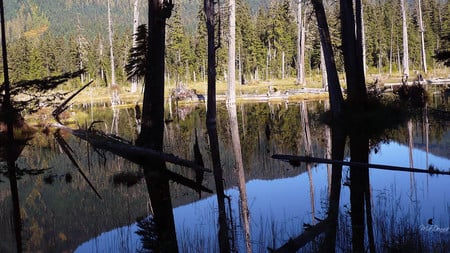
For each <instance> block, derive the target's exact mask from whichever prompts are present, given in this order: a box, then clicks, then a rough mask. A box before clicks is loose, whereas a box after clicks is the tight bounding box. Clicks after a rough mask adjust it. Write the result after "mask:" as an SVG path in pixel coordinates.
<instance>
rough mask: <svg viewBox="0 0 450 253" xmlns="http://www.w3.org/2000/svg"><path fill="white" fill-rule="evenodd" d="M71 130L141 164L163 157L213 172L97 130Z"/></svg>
mask: <svg viewBox="0 0 450 253" xmlns="http://www.w3.org/2000/svg"><path fill="white" fill-rule="evenodd" d="M71 132H72V134H73V135H74V136H77V137H78V138H80V139H83V140H85V141H87V142H89V143H90V144H91V145H92V146H93V147H95V148H99V149H102V150H106V151H109V152H111V153H114V154H116V155H118V156H121V157H123V158H125V159H127V160H129V161H131V162H133V163H136V164H139V165H147V164H149V163H152V162H153V161H154V160H155V159H161V160H164V161H165V162H169V163H172V164H176V165H180V166H184V167H188V168H192V169H194V170H196V171H201V172H212V171H211V170H210V169H207V168H204V167H202V166H199V165H198V164H196V163H195V162H193V161H189V160H185V159H182V158H179V157H177V156H175V155H173V154H169V153H165V152H159V151H155V150H153V149H149V148H143V147H137V146H134V145H132V144H129V143H125V142H122V141H120V140H117V139H114V138H111V137H108V136H106V135H104V134H98V133H97V131H95V130H82V129H78V130H71Z"/></svg>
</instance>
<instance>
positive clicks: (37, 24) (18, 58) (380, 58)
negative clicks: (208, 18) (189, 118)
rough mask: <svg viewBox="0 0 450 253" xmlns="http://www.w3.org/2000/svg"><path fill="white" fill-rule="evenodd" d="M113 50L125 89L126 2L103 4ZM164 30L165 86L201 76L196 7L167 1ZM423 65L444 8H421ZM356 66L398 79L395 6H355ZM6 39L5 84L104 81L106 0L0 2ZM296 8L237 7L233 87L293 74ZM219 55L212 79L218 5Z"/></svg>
mask: <svg viewBox="0 0 450 253" xmlns="http://www.w3.org/2000/svg"><path fill="white" fill-rule="evenodd" d="M110 2H111V13H112V17H111V19H112V24H113V26H112V27H113V52H114V56H115V58H116V60H115V71H116V75H117V80H118V83H119V84H121V85H128V84H127V82H126V73H125V70H124V66H125V65H126V63H127V60H128V54H129V50H130V48H131V46H132V33H133V32H132V23H133V2H134V0H126V1H122V0H110ZM174 3H175V9H174V12H173V13H172V17H171V18H170V19H169V24H168V31H167V38H166V41H167V42H166V44H167V64H166V76H167V80H168V81H169V82H171V83H176V84H179V83H189V82H192V81H201V80H203V79H204V78H205V68H206V66H205V64H206V31H205V26H204V17H203V13H202V9H201V8H202V7H203V1H201V0H183V1H181V0H177V1H174ZM418 3H419V2H417V1H409V4H408V5H407V8H406V9H407V24H408V35H409V37H408V38H409V39H408V40H409V41H408V44H409V58H410V69H411V70H420V69H421V68H420V66H421V63H422V58H421V47H420V45H421V41H420V29H419V23H418V22H419V18H418ZM420 3H421V10H422V13H423V27H424V28H423V32H424V42H425V52H426V60H427V62H428V65H429V68H438V67H439V66H440V65H439V64H437V63H436V62H435V61H434V58H433V56H434V54H435V50H436V49H438V48H440V46H441V45H442V42H441V39H440V38H441V37H443V36H445V35H448V34H449V31H450V18H449V17H450V4H449V2H448V1H447V0H444V1H438V0H424V1H421V2H420ZM146 4H147V2H146V1H142V0H140V1H139V6H140V8H139V10H140V15H139V17H140V23H145V22H146V13H147V11H146ZM363 4H364V6H363V8H364V24H365V26H364V27H365V35H366V40H365V42H366V43H365V45H366V59H367V66H368V71H369V73H386V74H398V73H399V69H401V68H400V67H401V64H402V63H401V60H400V59H401V57H402V27H401V14H400V13H401V12H400V2H399V1H398V0H382V1H371V0H369V1H364V2H363ZM5 5H6V6H5V8H6V16H7V20H8V22H7V39H8V42H9V44H8V49H9V61H10V68H11V79H12V81H13V82H14V81H18V80H22V79H36V78H41V77H43V76H47V75H56V74H60V73H63V72H67V71H74V70H77V69H79V68H81V67H83V68H86V69H87V72H88V73H87V75H88V77H90V78H96V79H97V80H99V81H102V82H103V83H104V84H107V83H108V78H109V77H108V76H109V73H110V72H111V67H110V65H109V55H110V53H109V52H110V51H109V43H108V22H107V0H62V1H48V0H23V1H6V4H5ZM297 6H298V2H297V1H296V0H281V1H270V0H265V1H258V0H238V1H237V42H236V45H237V60H236V66H237V69H238V71H237V72H238V74H237V75H238V76H237V79H238V80H240V81H242V83H248V82H258V81H261V80H271V79H279V78H287V77H294V76H295V75H296V73H297V70H296V66H297V43H298V41H297V38H298V35H297V32H298V29H297V15H298V13H297ZM303 6H304V7H303V9H302V13H301V14H302V19H303V21H304V31H305V34H306V40H305V47H306V55H305V69H306V72H307V76H310V77H312V76H314V75H317V74H318V73H319V71H318V70H319V68H320V62H321V56H320V54H321V53H320V41H319V38H318V33H317V22H316V21H315V15H314V13H312V7H311V6H310V3H309V2H305V4H303ZM325 8H326V11H327V15H328V19H329V25H330V29H331V33H332V40H333V44H334V47H335V50H336V52H337V61H338V62H337V64H338V68H339V70H342V68H343V67H342V63H341V62H342V60H340V59H341V57H340V43H341V41H340V39H339V38H340V36H339V33H340V27H339V24H340V22H339V20H338V18H339V6H338V4H337V3H336V2H334V1H326V3H325ZM221 20H222V22H221V24H222V26H223V27H222V31H221V32H220V34H222V36H221V38H222V41H223V43H222V48H221V49H220V50H219V52H218V57H219V64H218V77H219V78H225V77H224V74H225V72H226V52H227V51H226V47H227V43H226V39H227V36H226V31H227V28H226V25H227V22H226V20H227V1H223V2H222V4H221Z"/></svg>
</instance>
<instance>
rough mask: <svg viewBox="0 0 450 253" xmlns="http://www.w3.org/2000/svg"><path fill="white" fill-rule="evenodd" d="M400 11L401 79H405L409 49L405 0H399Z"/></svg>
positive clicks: (407, 74) (407, 69)
mask: <svg viewBox="0 0 450 253" xmlns="http://www.w3.org/2000/svg"><path fill="white" fill-rule="evenodd" d="M400 10H401V12H402V39H403V62H402V64H403V73H402V74H403V79H404V81H407V79H408V76H409V49H408V24H407V16H406V0H400Z"/></svg>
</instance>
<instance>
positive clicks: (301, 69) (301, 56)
mask: <svg viewBox="0 0 450 253" xmlns="http://www.w3.org/2000/svg"><path fill="white" fill-rule="evenodd" d="M297 6H298V7H297V84H300V85H303V86H305V84H306V83H305V24H304V20H303V16H302V11H303V10H302V1H301V0H298V3H297Z"/></svg>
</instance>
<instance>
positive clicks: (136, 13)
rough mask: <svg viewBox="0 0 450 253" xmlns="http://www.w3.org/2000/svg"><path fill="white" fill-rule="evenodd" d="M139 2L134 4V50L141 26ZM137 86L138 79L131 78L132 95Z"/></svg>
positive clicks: (136, 1) (136, 0)
mask: <svg viewBox="0 0 450 253" xmlns="http://www.w3.org/2000/svg"><path fill="white" fill-rule="evenodd" d="M138 7H139V0H134V4H133V48H135V47H136V44H137V41H136V38H137V32H138V26H139V8H138ZM137 85H138V77H137V76H133V77H132V78H131V89H130V91H131V93H134V92H136V91H137Z"/></svg>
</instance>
